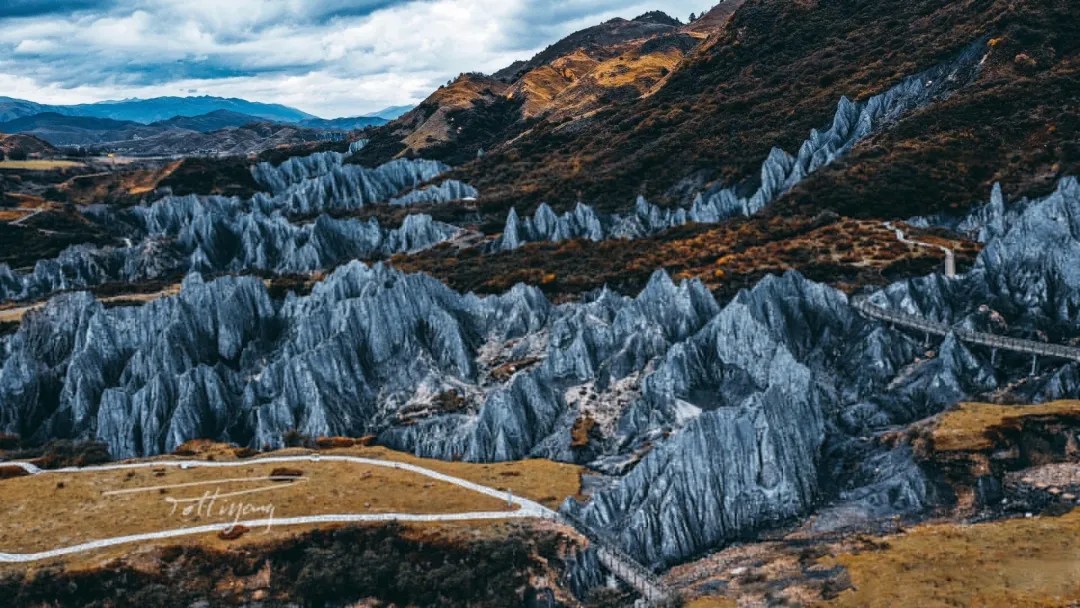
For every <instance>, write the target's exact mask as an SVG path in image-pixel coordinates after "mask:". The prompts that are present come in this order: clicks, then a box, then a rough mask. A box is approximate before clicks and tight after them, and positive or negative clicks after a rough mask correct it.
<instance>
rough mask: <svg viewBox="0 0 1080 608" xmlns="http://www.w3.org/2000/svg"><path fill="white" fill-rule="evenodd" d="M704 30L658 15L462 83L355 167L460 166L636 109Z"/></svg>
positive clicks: (407, 119) (581, 36) (403, 123)
mask: <svg viewBox="0 0 1080 608" xmlns="http://www.w3.org/2000/svg"><path fill="white" fill-rule="evenodd" d="M729 1H730V2H732V3H736V4H737V3H738V2H740V1H741V0H729ZM703 23H705V21H704V20H703ZM706 30H707V27H706V26H705V25H697V26H695V28H694V29H693V31H690V30H689V29H688V28H685V27H684V26H682V24H680V23H679V22H678V21H676V20H674V19H672V18H670V17H668V16H667V15H664V14H663V13H658V12H654V13H647V14H645V15H641V16H640V17H637V18H635V19H633V20H626V19H612V20H611V21H608V22H606V23H603V24H600V25H597V26H595V27H591V28H588V29H585V30H582V31H580V32H577V33H575V34H572V35H570V36H568V37H566V38H564V39H563V40H560V41H559V42H557V43H555V44H553V45H551V46H549V47H548V48H547V49H545V50H544V51H542V52H541V53H539V54H537V55H536V56H535V57H533V58H532V59H530V60H528V61H521V62H517V63H515V64H513V65H511V66H510V67H508V68H506V69H504V70H501V71H499V72H496V73H495V74H494V75H492V76H484V75H480V74H463V75H462V76H460V77H458V78H457V79H456V80H454V81H453V82H451V83H449V84H448V85H446V86H444V87H440V88H439V90H437V91H436V92H435V93H433V94H432V95H431V96H430V97H429V98H428V99H426V100H425V101H424V102H423V103H421V104H420V105H419V106H418V107H417V108H416V109H414V110H413V111H412V112H409V113H408V114H406V115H405V116H403V117H401V118H400V119H398V120H396V121H394V122H393V123H391V124H389V125H387V126H385V127H383V128H381V129H378V130H377V131H376V132H375V133H374V134H373V136H372V138H371V143H370V144H369V146H368V147H367V148H366V149H365V150H364V151H363V152H362V153H361V154H360V155H358V156H357V158H356V161H357V162H361V163H365V164H378V163H380V162H384V161H386V160H388V159H390V158H393V157H395V156H414V155H416V156H424V157H426V158H435V159H439V160H444V161H447V162H450V163H452V164H461V163H465V162H468V161H471V160H473V159H475V158H476V157H477V155H478V152H479V151H482V150H488V149H490V148H498V147H500V146H504V145H506V144H507V142H511V141H513V140H514V139H516V138H517V137H519V136H521V135H522V133H527V132H528V131H529V130H530V129H532V128H533V126H534V125H535V124H537V123H538V122H547V123H549V124H564V123H566V122H567V121H570V120H572V119H576V118H578V117H580V116H583V115H587V114H589V113H591V112H594V111H596V110H598V109H601V108H604V107H608V106H610V105H612V104H614V103H625V102H629V101H633V100H635V99H637V98H639V97H641V96H643V95H646V94H648V93H650V92H651V91H652V90H654V89H655V87H656V85H657V84H658V83H659V82H661V81H662V80H663V79H664V78H665V77H666V76H667V75H668V74H670V73H671V72H672V71H674V70H675V69H676V67H677V66H678V65H679V63H680V62H681V61H682V60H683V59H684V58H685V57H686V55H687V54H688V53H689V52H691V51H692V50H693V49H694V48H696V47H697V46H698V45H699V44H700V43H701V41H702V40H703V39H704V36H705V31H706Z"/></svg>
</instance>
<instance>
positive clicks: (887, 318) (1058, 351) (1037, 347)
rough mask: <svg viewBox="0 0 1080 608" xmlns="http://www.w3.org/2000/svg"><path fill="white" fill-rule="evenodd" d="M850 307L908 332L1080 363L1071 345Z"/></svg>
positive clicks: (865, 303)
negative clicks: (1014, 336) (908, 330)
mask: <svg viewBox="0 0 1080 608" xmlns="http://www.w3.org/2000/svg"><path fill="white" fill-rule="evenodd" d="M851 306H852V307H853V308H855V310H857V311H859V313H860V314H862V315H863V316H865V317H868V318H871V319H875V320H878V321H884V322H886V323H891V324H893V325H897V326H900V327H904V328H907V329H912V330H915V331H921V332H924V333H926V334H927V335H935V336H942V337H944V336H947V335H949V334H953V335H955V336H956V338H957V339H958V340H960V341H961V342H966V343H968V344H977V345H980V346H986V347H989V348H992V349H995V350H1005V351H1010V352H1014V353H1022V354H1026V355H1031V356H1032V357H1034V358H1035V359H1034V360H1037V358H1038V357H1050V358H1054V359H1065V360H1068V361H1075V362H1078V363H1080V348H1076V347H1072V346H1065V345H1063V344H1050V343H1047V342H1036V341H1034V340H1023V339H1020V338H1012V337H1008V336H999V335H997V334H991V333H986V332H981V331H973V330H970V329H965V328H961V327H954V326H952V325H949V324H947V323H939V322H937V321H930V320H928V319H926V318H923V317H920V316H917V315H912V314H908V313H904V312H899V311H895V310H888V309H886V308H882V307H880V306H877V305H875V304H873V303H871V302H870V301H869V300H868V299H866V298H854V299H853V300H852V301H851ZM1034 360H1033V363H1032V370H1033V371H1034V369H1035V363H1034Z"/></svg>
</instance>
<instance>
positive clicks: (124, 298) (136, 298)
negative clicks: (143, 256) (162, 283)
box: [0, 283, 180, 323]
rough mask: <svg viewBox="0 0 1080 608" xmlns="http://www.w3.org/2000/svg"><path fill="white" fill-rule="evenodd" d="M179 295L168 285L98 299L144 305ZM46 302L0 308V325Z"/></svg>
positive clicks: (15, 319) (18, 319) (16, 318)
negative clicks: (151, 289)
mask: <svg viewBox="0 0 1080 608" xmlns="http://www.w3.org/2000/svg"><path fill="white" fill-rule="evenodd" d="M178 293H180V284H179V283H177V284H175V285H170V286H169V287H167V288H165V289H163V290H161V291H155V292H151V293H131V294H120V295H115V296H108V297H105V298H99V300H100V301H101V302H102V303H103V304H119V303H132V304H139V303H146V302H153V301H154V300H157V299H159V298H164V297H167V296H174V295H176V294H178ZM46 302H47V300H46V301H41V302H35V303H33V304H26V305H22V306H10V305H9V306H6V307H0V323H17V322H19V321H22V318H23V317H24V316H26V313H28V312H30V311H32V310H36V309H38V308H41V307H43V306H45V303H46Z"/></svg>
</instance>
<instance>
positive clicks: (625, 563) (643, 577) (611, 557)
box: [544, 511, 681, 608]
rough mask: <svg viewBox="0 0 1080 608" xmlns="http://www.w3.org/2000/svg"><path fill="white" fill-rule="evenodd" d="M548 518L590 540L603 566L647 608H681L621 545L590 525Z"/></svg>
mask: <svg viewBox="0 0 1080 608" xmlns="http://www.w3.org/2000/svg"><path fill="white" fill-rule="evenodd" d="M544 517H545V518H547V519H551V520H552V521H555V522H556V523H559V524H562V525H565V526H569V527H572V528H574V529H575V530H576V531H577V532H578V533H579V534H581V535H582V536H584V537H585V538H587V539H589V542H590V543H591V544H592V546H593V547H594V548H595V549H596V555H597V558H598V559H599V560H600V564H601V565H603V566H604V567H605V568H607V569H608V571H609V572H611V573H612V574H613V575H614V576H615V577H616V578H618V579H619V580H621V581H623V582H624V583H626V584H627V585H629V586H630V587H631V588H632V589H634V591H636V592H637V593H638V595H640V596H641V598H642V599H641V602H643V603H644V605H645V606H652V607H655V608H667V607H674V606H679V605H681V604H680V602H679V599H678V597H677V596H676V595H675V594H673V593H672V592H671V591H669V590H668V589H667V587H666V586H665V585H664V583H663V582H662V581H661V580H660V579H659V577H657V576H656V574H654V573H653V572H652V570H649V569H648V568H646V567H645V566H643V565H642V564H641V563H639V562H638V561H637V560H636V559H634V558H633V557H631V556H630V555H628V554H627V553H626V552H624V551H623V550H622V549H620V548H619V546H618V543H616V542H615V541H613V540H611V539H608V538H606V537H605V535H604V534H603V533H601V532H600V531H598V530H596V529H594V528H592V527H591V526H589V525H588V524H587V523H585V522H583V521H581V520H580V519H577V518H576V517H573V516H571V515H567V514H564V513H555V512H554V511H549V512H547V513H545V514H544Z"/></svg>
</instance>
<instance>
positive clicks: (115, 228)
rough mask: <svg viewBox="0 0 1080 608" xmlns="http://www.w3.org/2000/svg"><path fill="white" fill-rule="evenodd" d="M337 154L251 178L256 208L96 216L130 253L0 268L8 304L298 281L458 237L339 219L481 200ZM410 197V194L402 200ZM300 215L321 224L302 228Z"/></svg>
mask: <svg viewBox="0 0 1080 608" xmlns="http://www.w3.org/2000/svg"><path fill="white" fill-rule="evenodd" d="M345 157H346V156H345V155H343V154H340V153H336V152H324V153H318V154H314V155H311V156H307V157H297V158H292V159H289V160H288V161H286V162H284V163H282V164H281V165H279V166H277V167H274V166H272V165H269V164H268V163H261V164H259V165H257V166H255V167H253V168H252V173H253V175H254V176H255V177H256V179H257V180H258V181H259V182H260V183H261V184H263V185H265V186H266V187H267V188H268V189H269V190H270V193H259V194H256V195H255V196H254V197H252V198H251V199H250V200H245V199H239V198H235V197H232V198H227V197H221V196H194V195H192V196H183V197H177V196H166V197H164V198H162V199H160V200H158V201H155V202H154V203H151V204H148V205H139V206H136V207H132V208H130V209H126V210H119V211H115V210H112V209H109V208H99V209H91V210H90V211H89V212H88V215H89V216H90V217H91V218H92V219H93V220H94V221H95V222H96V223H97V224H99V225H101V226H103V227H105V228H106V229H107V230H108V231H109V232H110V233H112V234H115V235H116V239H117V240H120V239H123V240H124V241H125V242H126V243H128V245H127V246H125V247H103V248H97V247H92V246H88V245H78V246H74V247H71V248H68V249H66V250H64V251H63V252H62V253H61V254H60V256H59V257H57V258H55V259H51V260H41V261H39V262H37V264H36V265H35V266H34V268H33V270H31V271H30V272H27V273H19V272H17V271H14V270H12V269H10V268H9V267H7V266H5V265H0V301H5V300H26V299H32V298H39V297H43V296H46V295H48V294H51V293H54V292H56V291H60V290H68V289H81V288H86V287H92V286H95V285H100V284H103V283H107V282H114V281H128V282H134V281H143V280H148V279H158V278H162V277H167V276H170V275H181V276H182V275H183V274H186V273H187V272H191V271H198V272H205V273H222V272H250V271H263V272H271V273H279V274H280V273H299V272H310V271H314V270H320V269H327V268H333V267H334V266H337V265H339V264H342V263H344V262H346V261H348V260H351V259H372V258H381V257H386V256H389V255H392V254H394V253H400V252H407V251H416V250H418V249H423V248H426V247H430V246H431V245H434V244H436V243H439V242H442V241H445V240H447V239H450V238H452V237H454V236H455V235H457V234H458V233H459V232H460V230H459V229H458V228H456V227H454V226H450V225H448V224H444V223H441V222H436V221H434V220H432V218H431V217H430V216H427V215H411V216H408V217H407V218H406V219H405V220H404V221H403V222H402V224H401V226H400V227H398V228H393V229H390V228H383V227H382V226H380V224H379V222H378V221H377V220H374V219H370V220H366V221H362V220H357V219H348V218H346V219H335V218H332V217H330V216H329V215H327V213H328V212H331V211H342V210H352V209H358V208H361V207H364V206H367V205H372V204H383V203H386V204H393V205H410V204H416V203H419V202H435V201H437V202H447V201H451V200H460V199H463V198H472V197H475V196H476V194H477V193H476V190H475V189H473V188H471V187H469V186H468V185H465V184H462V183H460V182H456V181H453V180H450V181H446V182H444V183H442V184H439V185H435V186H430V187H425V188H420V189H416V187H417V186H418V185H421V184H423V183H425V182H427V181H429V180H431V179H434V178H435V177H437V176H438V175H439V174H441V173H442V172H444V171H445V170H446V169H447V168H448V167H446V166H445V165H442V164H441V163H434V162H429V161H410V160H398V161H392V162H390V163H387V164H386V165H382V166H380V167H376V168H374V169H369V168H364V167H360V166H357V165H344V164H343V160H344V158H345ZM402 193H404V194H402ZM297 215H315V216H316V217H315V219H314V221H310V222H307V223H302V224H298V223H296V222H294V221H292V220H291V219H290V217H291V216H297Z"/></svg>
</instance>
